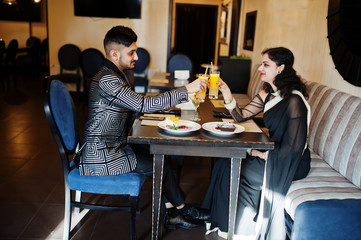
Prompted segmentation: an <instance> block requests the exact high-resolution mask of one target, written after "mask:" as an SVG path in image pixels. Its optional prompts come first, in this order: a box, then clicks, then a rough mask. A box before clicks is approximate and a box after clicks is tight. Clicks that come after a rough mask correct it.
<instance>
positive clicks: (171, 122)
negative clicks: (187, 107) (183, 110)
mask: <svg viewBox="0 0 361 240" xmlns="http://www.w3.org/2000/svg"><path fill="white" fill-rule="evenodd" d="M178 121H179V118H177V117H166V119H165V122H166V124H167V125H169V126H174V127H178Z"/></svg>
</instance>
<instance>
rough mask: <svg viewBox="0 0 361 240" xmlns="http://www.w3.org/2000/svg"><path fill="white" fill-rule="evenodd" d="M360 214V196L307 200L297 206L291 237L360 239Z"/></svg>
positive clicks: (305, 238) (328, 239) (306, 239)
mask: <svg viewBox="0 0 361 240" xmlns="http://www.w3.org/2000/svg"><path fill="white" fill-rule="evenodd" d="M360 216H361V199H358V200H354V199H346V200H335V199H333V200H318V201H312V202H304V203H302V204H301V205H300V206H299V207H298V209H297V212H296V216H295V217H296V219H297V220H296V221H295V223H294V224H293V232H292V238H291V239H292V240H309V239H318V240H333V239H348V240H353V239H355V240H356V239H360V236H361V218H360ZM310 219H312V220H311V221H310Z"/></svg>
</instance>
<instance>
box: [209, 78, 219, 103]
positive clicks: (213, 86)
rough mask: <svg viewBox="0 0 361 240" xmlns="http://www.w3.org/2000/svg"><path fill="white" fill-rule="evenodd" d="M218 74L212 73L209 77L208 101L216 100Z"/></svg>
mask: <svg viewBox="0 0 361 240" xmlns="http://www.w3.org/2000/svg"><path fill="white" fill-rule="evenodd" d="M218 82H219V72H216V71H214V72H213V73H211V74H210V75H209V99H218V85H217V83H218Z"/></svg>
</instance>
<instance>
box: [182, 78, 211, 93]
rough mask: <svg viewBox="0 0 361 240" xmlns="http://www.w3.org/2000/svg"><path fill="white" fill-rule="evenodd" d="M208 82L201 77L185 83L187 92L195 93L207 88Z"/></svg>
mask: <svg viewBox="0 0 361 240" xmlns="http://www.w3.org/2000/svg"><path fill="white" fill-rule="evenodd" d="M207 85H208V82H207V81H205V80H201V79H196V80H194V81H193V82H191V83H189V84H187V85H186V88H187V91H188V93H196V92H202V91H206V90H207Z"/></svg>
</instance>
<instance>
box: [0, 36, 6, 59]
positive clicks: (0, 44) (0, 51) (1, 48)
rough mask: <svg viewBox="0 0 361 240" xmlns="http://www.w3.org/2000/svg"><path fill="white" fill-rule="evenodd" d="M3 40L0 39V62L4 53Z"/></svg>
mask: <svg viewBox="0 0 361 240" xmlns="http://www.w3.org/2000/svg"><path fill="white" fill-rule="evenodd" d="M5 50H6V48H5V41H4V40H3V39H0V63H1V62H2V61H3V59H4V55H5Z"/></svg>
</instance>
